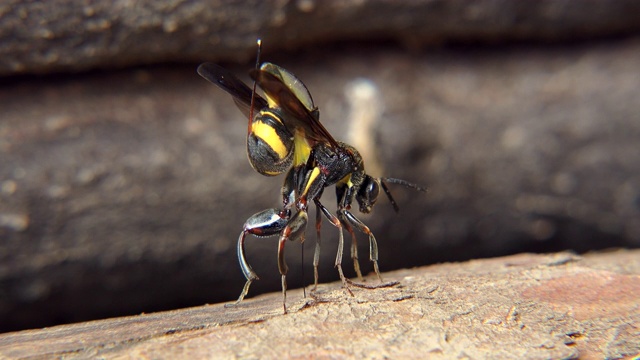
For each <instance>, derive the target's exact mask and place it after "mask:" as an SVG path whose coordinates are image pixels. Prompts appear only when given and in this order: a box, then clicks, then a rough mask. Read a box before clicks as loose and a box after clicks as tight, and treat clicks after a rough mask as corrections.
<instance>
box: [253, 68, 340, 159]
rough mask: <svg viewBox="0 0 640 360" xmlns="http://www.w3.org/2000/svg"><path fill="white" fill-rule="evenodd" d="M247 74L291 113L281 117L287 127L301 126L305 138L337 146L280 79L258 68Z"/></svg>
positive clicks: (327, 132)
mask: <svg viewBox="0 0 640 360" xmlns="http://www.w3.org/2000/svg"><path fill="white" fill-rule="evenodd" d="M249 74H250V75H251V77H252V78H253V79H254V80H255V81H256V82H257V83H258V85H260V88H262V90H263V91H264V92H265V93H266V94H267V96H268V97H269V98H271V99H272V100H273V101H275V102H276V103H277V104H278V106H279V107H280V108H281V109H282V110H283V111H285V112H287V113H288V114H289V115H291V116H286V117H284V118H283V120H284V121H285V124H287V126H288V127H290V128H293V129H300V128H301V129H302V130H303V131H304V133H305V137H306V138H308V139H311V140H315V141H318V142H324V143H329V145H331V146H332V147H334V148H337V147H338V143H337V142H336V140H335V139H334V138H333V136H331V134H329V131H327V129H325V127H324V126H323V125H322V123H320V120H318V118H317V117H316V116H314V115H313V114H311V112H310V111H309V109H307V107H306V106H304V104H302V102H301V101H300V99H298V97H297V96H296V95H295V94H294V93H293V92H292V91H291V89H290V88H289V87H288V86H287V85H286V84H285V83H283V82H282V80H281V79H279V78H278V77H277V76H275V75H273V74H271V73H269V72H267V71H264V70H258V69H253V70H251V72H250V73H249Z"/></svg>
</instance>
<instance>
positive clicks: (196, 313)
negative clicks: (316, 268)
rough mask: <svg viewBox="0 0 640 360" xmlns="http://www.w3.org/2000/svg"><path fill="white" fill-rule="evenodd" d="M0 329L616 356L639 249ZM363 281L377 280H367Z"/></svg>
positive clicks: (93, 346) (20, 349)
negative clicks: (374, 285)
mask: <svg viewBox="0 0 640 360" xmlns="http://www.w3.org/2000/svg"><path fill="white" fill-rule="evenodd" d="M384 276H385V280H398V281H400V285H398V286H395V287H392V288H383V289H375V290H364V289H354V296H353V297H350V296H349V295H348V294H347V293H346V292H345V291H343V290H342V289H340V285H339V284H336V283H333V284H328V285H321V286H320V287H319V289H318V292H317V293H316V294H315V297H307V298H303V297H302V292H301V290H295V291H290V292H289V301H288V305H289V309H290V313H289V314H287V315H283V314H282V308H281V297H280V294H279V293H273V294H268V295H264V296H260V297H258V298H255V299H247V300H246V301H245V302H244V303H242V304H241V305H240V306H238V307H233V308H225V307H224V306H223V305H222V304H216V305H208V306H203V307H197V308H190V309H183V310H175V311H169V312H162V313H155V314H142V315H139V316H132V317H125V318H117V319H109V320H101V321H94V322H88V323H81V324H74V325H65V326H58V327H53V328H45V329H41V330H28V331H22V332H16V333H7V334H3V335H0V357H7V358H49V357H54V356H65V357H66V358H89V357H97V356H100V357H106V358H154V359H161V358H165V359H171V358H206V357H213V356H215V357H226V358H228V357H241V358H258V357H259V358H305V357H309V356H311V355H313V356H314V357H316V358H347V357H355V358H389V357H392V358H424V357H425V356H428V357H430V358H503V359H508V358H513V359H548V358H554V359H560V358H577V357H578V356H579V357H580V358H581V359H590V358H605V357H606V358H620V357H625V356H637V355H640V330H639V327H638V324H639V323H640V303H639V302H638V294H640V251H639V250H633V251H627V250H619V251H613V252H606V253H597V254H589V255H586V256H583V257H580V256H576V255H573V254H570V253H557V254H550V255H532V254H521V255H515V256H509V257H502V258H495V259H485V260H475V261H470V262H466V263H457V264H456V263H452V264H441V265H435V266H429V267H422V268H416V269H410V270H401V271H395V272H392V273H387V274H384ZM369 281H374V280H372V279H369Z"/></svg>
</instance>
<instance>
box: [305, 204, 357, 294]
mask: <svg viewBox="0 0 640 360" xmlns="http://www.w3.org/2000/svg"><path fill="white" fill-rule="evenodd" d="M314 202H315V203H316V206H317V208H318V209H320V211H322V214H324V216H325V217H326V218H327V219H328V220H329V222H330V223H331V224H332V225H333V226H335V227H336V228H338V252H337V254H336V262H335V267H336V268H337V269H338V274H339V275H340V280H342V285H343V286H344V288H345V289H346V290H347V292H348V293H349V294H350V295H351V296H353V293H352V292H351V289H349V283H350V281H349V280H348V279H347V278H346V277H345V276H344V272H343V271H342V254H343V251H344V250H343V249H344V236H343V234H342V224H341V222H340V220H338V218H337V217H335V216H334V215H333V214H332V213H331V212H330V211H329V210H328V209H327V208H326V207H325V206H324V205H322V203H320V200H318V199H314ZM318 213H319V212H318ZM318 238H319V237H318ZM316 259H318V261H317V262H319V260H320V245H319V243H318V244H316V253H315V254H314V257H313V260H314V264H313V266H314V270H316V271H317V262H316ZM315 280H316V284H315V285H316V286H317V285H318V278H317V277H316V279H315ZM314 289H315V288H314Z"/></svg>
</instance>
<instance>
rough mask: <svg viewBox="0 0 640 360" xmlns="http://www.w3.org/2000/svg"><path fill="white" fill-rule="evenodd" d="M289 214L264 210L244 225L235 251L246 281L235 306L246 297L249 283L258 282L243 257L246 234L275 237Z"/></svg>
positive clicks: (284, 224) (281, 211)
mask: <svg viewBox="0 0 640 360" xmlns="http://www.w3.org/2000/svg"><path fill="white" fill-rule="evenodd" d="M289 214H290V212H289V210H279V209H266V210H263V211H261V212H259V213H257V214H254V215H253V216H251V217H250V218H249V219H247V221H246V222H245V223H244V227H243V229H242V233H240V237H239V238H238V248H237V251H238V261H239V262H240V269H241V270H242V273H243V274H244V277H245V278H246V279H247V282H246V283H245V284H244V288H243V289H242V292H241V293H240V296H239V297H238V300H236V302H235V304H238V303H240V302H241V301H242V300H243V299H244V297H245V296H247V293H248V292H249V287H250V286H251V283H252V282H253V281H254V280H258V275H257V274H256V273H255V271H253V268H251V265H249V263H248V262H247V259H246V256H245V250H244V242H245V239H246V236H247V234H252V235H254V236H257V237H268V236H273V235H277V234H278V233H280V232H281V231H282V229H284V228H285V226H286V224H287V221H288V220H289Z"/></svg>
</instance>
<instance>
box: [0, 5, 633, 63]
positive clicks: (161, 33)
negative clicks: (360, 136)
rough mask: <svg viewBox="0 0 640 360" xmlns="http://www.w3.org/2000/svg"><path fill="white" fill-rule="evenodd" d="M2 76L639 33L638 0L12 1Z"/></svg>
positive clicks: (0, 18)
mask: <svg viewBox="0 0 640 360" xmlns="http://www.w3.org/2000/svg"><path fill="white" fill-rule="evenodd" d="M5 3H8V4H3V5H2V6H0V43H1V44H2V46H0V75H10V74H16V73H47V72H60V71H79V70H87V69H93V68H113V67H118V66H133V65H136V64H152V63H167V62H184V61H196V62H197V61H202V60H203V59H204V58H209V59H211V60H216V61H221V60H226V61H229V60H232V61H239V60H242V61H246V60H248V59H251V58H253V56H254V54H255V41H256V38H258V37H261V38H263V39H264V40H265V43H266V44H269V48H268V49H269V50H270V51H282V50H285V49H289V50H291V49H295V48H300V47H303V46H304V45H309V44H313V45H312V46H314V47H317V46H318V44H326V43H330V42H336V41H340V42H344V41H348V40H352V41H354V40H369V41H381V40H382V41H389V40H391V41H397V42H399V43H403V44H406V46H407V47H409V48H419V47H422V46H425V45H431V44H442V43H449V42H464V43H472V42H483V43H497V42H509V41H514V40H516V41H518V40H525V41H566V40H576V39H592V38H597V37H608V36H614V35H624V34H629V33H637V32H638V30H639V28H640V21H638V16H639V15H640V6H639V3H638V2H637V1H635V0H609V1H590V2H588V6H585V3H584V1H583V0H546V1H515V2H514V1H511V0H483V1H474V2H472V3H469V2H468V1H459V0H411V1H393V2H389V1H381V0H358V1H346V2H345V1H313V0H299V1H281V0H270V1H229V0H226V1H202V0H198V1H188V2H176V1H173V0H156V1H136V2H127V1H124V2H115V3H114V2H105V1H99V0H83V1H77V0H50V1H37V2H31V1H16V0H13V1H8V2H5Z"/></svg>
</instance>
